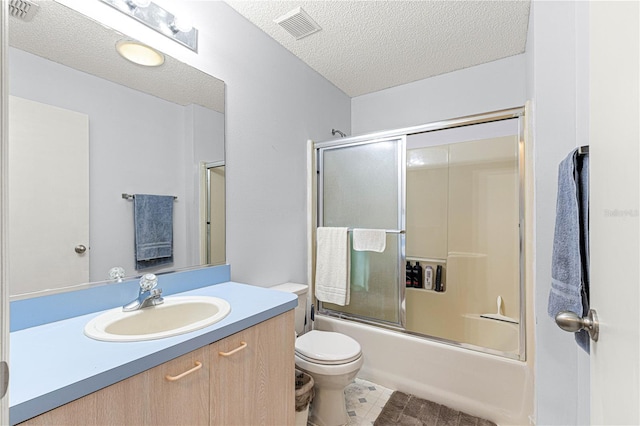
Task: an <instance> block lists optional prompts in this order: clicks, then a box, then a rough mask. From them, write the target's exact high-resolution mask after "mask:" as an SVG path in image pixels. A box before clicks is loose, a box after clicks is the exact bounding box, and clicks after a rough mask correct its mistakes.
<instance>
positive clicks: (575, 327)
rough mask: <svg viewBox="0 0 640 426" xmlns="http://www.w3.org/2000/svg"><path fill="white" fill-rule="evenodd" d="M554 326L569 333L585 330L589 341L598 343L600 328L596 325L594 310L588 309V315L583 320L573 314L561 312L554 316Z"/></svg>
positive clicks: (596, 318)
mask: <svg viewBox="0 0 640 426" xmlns="http://www.w3.org/2000/svg"><path fill="white" fill-rule="evenodd" d="M556 324H558V327H560V328H561V329H563V330H565V331H569V332H571V333H576V332H578V331H580V330H587V332H588V333H589V336H590V337H591V340H593V341H594V342H597V341H598V334H599V329H600V326H599V324H598V315H597V314H596V311H595V310H594V309H589V313H588V314H587V316H586V317H584V318H580V317H579V316H578V315H577V314H576V313H575V312H569V311H562V312H560V313H559V314H558V315H556Z"/></svg>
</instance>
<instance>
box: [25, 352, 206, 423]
mask: <svg viewBox="0 0 640 426" xmlns="http://www.w3.org/2000/svg"><path fill="white" fill-rule="evenodd" d="M207 354H208V348H207V347H204V348H201V349H198V350H196V351H193V352H190V353H188V354H186V355H183V356H181V357H179V358H176V359H174V360H172V361H169V362H167V363H165V364H162V365H159V366H157V367H154V368H152V369H150V370H147V371H145V372H143V373H140V374H137V375H135V376H133V377H130V378H128V379H125V380H123V381H121V382H118V383H115V384H113V385H111V386H109V387H106V388H104V389H102V390H99V391H97V392H94V393H92V394H90V395H87V396H85V397H83V398H80V399H77V400H75V401H73V402H70V403H69V404H66V405H63V406H61V407H58V408H56V409H54V410H51V411H48V412H46V413H44V414H41V415H39V416H37V417H34V418H33V419H30V420H27V421H26V422H24V423H21V425H77V426H81V425H82V426H87V425H207V424H209V365H208V364H209V363H208V360H207ZM197 363H199V365H200V367H199V366H198V364H197ZM194 368H197V369H194ZM187 371H191V372H190V373H189V374H186V375H184V376H182V377H179V376H180V375H181V374H182V373H185V372H187ZM167 376H169V379H167ZM176 377H178V378H177V379H176ZM171 379H174V380H171Z"/></svg>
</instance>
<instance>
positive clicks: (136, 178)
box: [9, 49, 224, 284]
mask: <svg viewBox="0 0 640 426" xmlns="http://www.w3.org/2000/svg"><path fill="white" fill-rule="evenodd" d="M9 54H10V56H9V86H10V91H11V94H13V95H15V96H19V97H23V98H26V99H31V100H34V101H38V102H42V103H46V104H49V105H54V106H58V107H61V108H65V109H69V110H72V111H77V112H82V113H84V114H87V115H88V116H89V139H90V146H89V163H90V172H89V173H90V176H89V180H90V188H91V191H90V202H89V204H90V218H89V223H90V232H89V233H90V238H89V245H90V254H91V256H90V279H91V281H102V280H106V279H108V271H109V269H110V268H111V267H113V266H122V267H124V268H125V271H126V273H127V275H131V274H135V262H134V250H133V249H134V244H133V203H131V202H129V201H126V200H123V199H122V198H121V194H122V193H125V192H126V193H151V194H166V195H175V196H177V197H178V200H177V201H176V203H175V204H174V209H175V210H174V223H175V225H174V262H173V264H172V265H170V268H171V269H174V268H182V267H185V266H192V265H195V264H198V263H199V253H198V252H197V251H196V252H195V253H194V252H193V251H188V250H187V246H188V243H189V242H191V241H192V240H196V241H197V236H198V232H199V229H198V227H197V226H196V227H195V228H193V229H192V227H191V224H192V222H193V221H192V220H187V214H188V212H190V211H192V210H193V205H194V204H195V202H196V201H197V198H194V194H193V193H191V192H189V190H190V189H191V188H190V186H189V185H187V183H186V182H187V180H186V178H189V179H190V178H191V173H192V169H193V164H197V163H198V162H199V161H205V160H206V161H215V160H216V159H221V158H222V157H223V151H224V143H223V140H224V122H223V120H224V118H223V116H222V114H220V113H217V112H215V111H212V110H207V109H206V108H203V107H197V106H188V107H183V106H180V105H177V104H174V103H171V102H168V101H165V100H162V99H160V98H157V97H154V96H151V95H148V94H145V93H141V92H138V91H135V90H132V89H130V88H128V87H124V86H121V85H118V84H115V83H112V82H110V81H107V80H103V79H101V78H98V77H95V76H92V75H90V74H86V73H83V72H79V71H77V70H74V69H71V68H68V67H66V66H63V65H60V64H58V63H55V62H52V61H49V60H46V59H43V58H41V57H39V56H35V55H32V54H30V53H26V52H23V51H21V50H18V49H10V51H9ZM215 140H217V141H218V142H217V143H216V142H215ZM199 145H202V147H200V146H199ZM191 152H193V153H194V154H190V153H191ZM185 163H186V164H188V165H189V167H187V168H186V170H188V171H189V174H188V176H185V175H184V173H182V170H185V166H184V165H183V164H185ZM42 166H44V167H55V165H53V164H51V165H42ZM61 202H64V200H61ZM196 220H197V217H196ZM165 268H166V267H165ZM156 269H158V268H156ZM73 284H78V283H73Z"/></svg>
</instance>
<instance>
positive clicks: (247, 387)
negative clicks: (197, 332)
mask: <svg viewBox="0 0 640 426" xmlns="http://www.w3.org/2000/svg"><path fill="white" fill-rule="evenodd" d="M293 319H294V314H293V311H289V312H287V313H284V314H282V315H279V316H277V317H275V318H271V319H269V320H267V321H264V322H262V323H260V324H258V325H256V326H254V327H251V328H249V329H246V330H243V331H241V332H239V333H236V334H233V335H231V336H229V337H227V338H225V339H223V340H220V341H218V342H216V343H213V344H212V345H210V357H211V358H210V359H211V371H210V380H211V403H210V409H211V424H212V425H225V426H226V425H239V426H249V425H277V426H283V425H292V424H293V423H294V417H295V377H294V376H295V364H294V340H295V331H294V325H293Z"/></svg>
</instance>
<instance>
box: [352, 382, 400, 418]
mask: <svg viewBox="0 0 640 426" xmlns="http://www.w3.org/2000/svg"><path fill="white" fill-rule="evenodd" d="M392 393H393V390H392V389H387V388H385V387H383V386H380V385H377V384H375V383H371V382H369V381H366V380H362V379H359V378H356V379H355V380H354V381H353V383H351V384H350V385H349V386H347V387H346V388H345V390H344V394H345V397H346V398H347V413H348V414H349V417H350V421H349V425H355V426H371V425H373V422H374V421H375V420H376V418H377V417H378V414H380V412H381V411H382V407H384V404H386V403H387V401H388V400H389V397H390V396H391V394H392Z"/></svg>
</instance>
